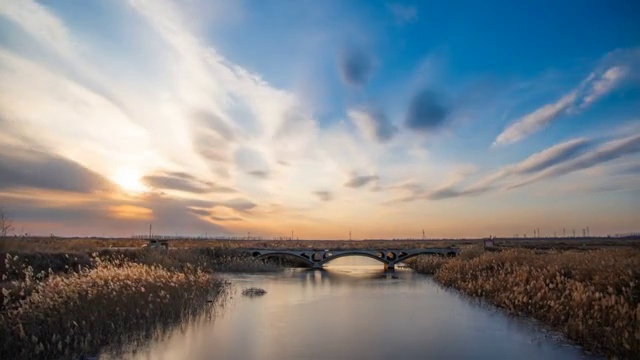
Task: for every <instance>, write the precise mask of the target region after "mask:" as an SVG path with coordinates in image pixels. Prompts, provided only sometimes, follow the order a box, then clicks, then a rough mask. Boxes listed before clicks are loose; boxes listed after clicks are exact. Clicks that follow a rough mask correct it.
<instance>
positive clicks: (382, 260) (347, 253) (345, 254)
mask: <svg viewBox="0 0 640 360" xmlns="http://www.w3.org/2000/svg"><path fill="white" fill-rule="evenodd" d="M380 253H382V255H383V257H379V256H377V255H374V254H371V253H369V252H360V251H350V252H346V253H341V254H336V255H332V256H329V257H327V258H326V259H323V260H322V261H320V263H319V264H320V265H321V266H322V265H325V264H326V263H328V262H331V261H333V260H336V259H339V258H343V257H348V256H363V257H368V258H371V259H374V260H378V261H380V262H381V263H383V264H385V265H386V264H388V263H389V261H387V260H386V258H385V257H386V255H387V254H386V253H384V252H380Z"/></svg>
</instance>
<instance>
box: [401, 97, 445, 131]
mask: <svg viewBox="0 0 640 360" xmlns="http://www.w3.org/2000/svg"><path fill="white" fill-rule="evenodd" d="M449 112H450V111H449V108H448V107H447V106H446V105H445V103H444V101H443V98H442V96H441V95H440V94H438V93H437V92H435V91H433V90H430V89H422V90H420V91H419V92H417V93H416V94H415V95H414V96H413V98H411V101H410V102H409V107H408V109H407V114H406V117H405V126H406V127H407V128H409V129H411V130H415V131H419V132H430V131H433V130H436V129H438V128H440V127H441V126H442V125H443V124H444V123H445V121H446V119H447V116H448V114H449Z"/></svg>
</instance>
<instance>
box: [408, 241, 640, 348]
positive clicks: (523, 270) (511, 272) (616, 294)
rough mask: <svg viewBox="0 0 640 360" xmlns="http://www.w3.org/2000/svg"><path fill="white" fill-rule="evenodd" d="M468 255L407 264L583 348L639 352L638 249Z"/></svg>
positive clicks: (472, 250)
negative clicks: (533, 320)
mask: <svg viewBox="0 0 640 360" xmlns="http://www.w3.org/2000/svg"><path fill="white" fill-rule="evenodd" d="M469 252H470V253H473V252H475V254H473V255H465V254H464V253H465V251H464V250H463V253H462V256H461V257H459V258H455V259H450V260H449V259H431V258H424V257H423V258H419V259H417V260H416V261H415V262H414V263H413V264H411V265H412V266H413V267H414V268H415V269H416V270H417V271H420V272H423V273H431V274H433V273H435V279H436V280H437V281H438V282H440V283H441V284H443V285H445V286H450V287H453V288H455V289H458V290H460V291H462V292H464V293H466V294H468V295H471V296H475V297H481V298H483V299H487V300H488V301H490V302H491V303H493V304H495V305H497V306H499V307H502V308H504V309H507V310H508V311H510V312H512V313H518V314H524V315H527V316H531V317H533V318H536V319H539V320H541V321H542V322H544V323H545V324H547V325H550V326H551V327H553V328H555V329H558V330H560V331H562V332H563V333H564V334H565V335H566V336H567V337H568V338H569V339H572V340H574V341H576V342H577V343H579V344H582V345H584V346H585V347H586V348H588V349H591V350H598V351H602V352H605V353H607V354H608V355H612V356H618V357H623V358H633V357H635V356H637V355H638V354H640V251H638V250H635V249H607V250H594V251H581V252H578V251H567V252H553V251H551V252H545V253H541V252H535V251H532V250H524V249H514V250H508V251H503V252H496V253H483V254H481V253H479V251H478V247H475V248H471V250H470V251H469Z"/></svg>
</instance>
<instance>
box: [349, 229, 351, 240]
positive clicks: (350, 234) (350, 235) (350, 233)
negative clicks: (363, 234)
mask: <svg viewBox="0 0 640 360" xmlns="http://www.w3.org/2000/svg"><path fill="white" fill-rule="evenodd" d="M349 241H351V230H349Z"/></svg>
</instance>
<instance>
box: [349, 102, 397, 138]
mask: <svg viewBox="0 0 640 360" xmlns="http://www.w3.org/2000/svg"><path fill="white" fill-rule="evenodd" d="M347 115H348V116H349V118H350V119H351V121H353V122H354V123H355V124H356V126H357V127H358V128H359V129H360V131H361V132H362V133H363V134H364V136H365V137H367V138H368V139H369V140H371V141H377V142H387V141H389V140H390V139H391V138H392V137H393V136H394V135H395V134H396V132H397V131H398V128H396V127H395V126H393V125H392V124H391V123H390V122H389V119H388V118H387V116H386V115H385V113H384V112H383V111H382V110H381V109H375V108H370V107H369V108H357V109H352V110H349V111H348V113H347Z"/></svg>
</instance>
